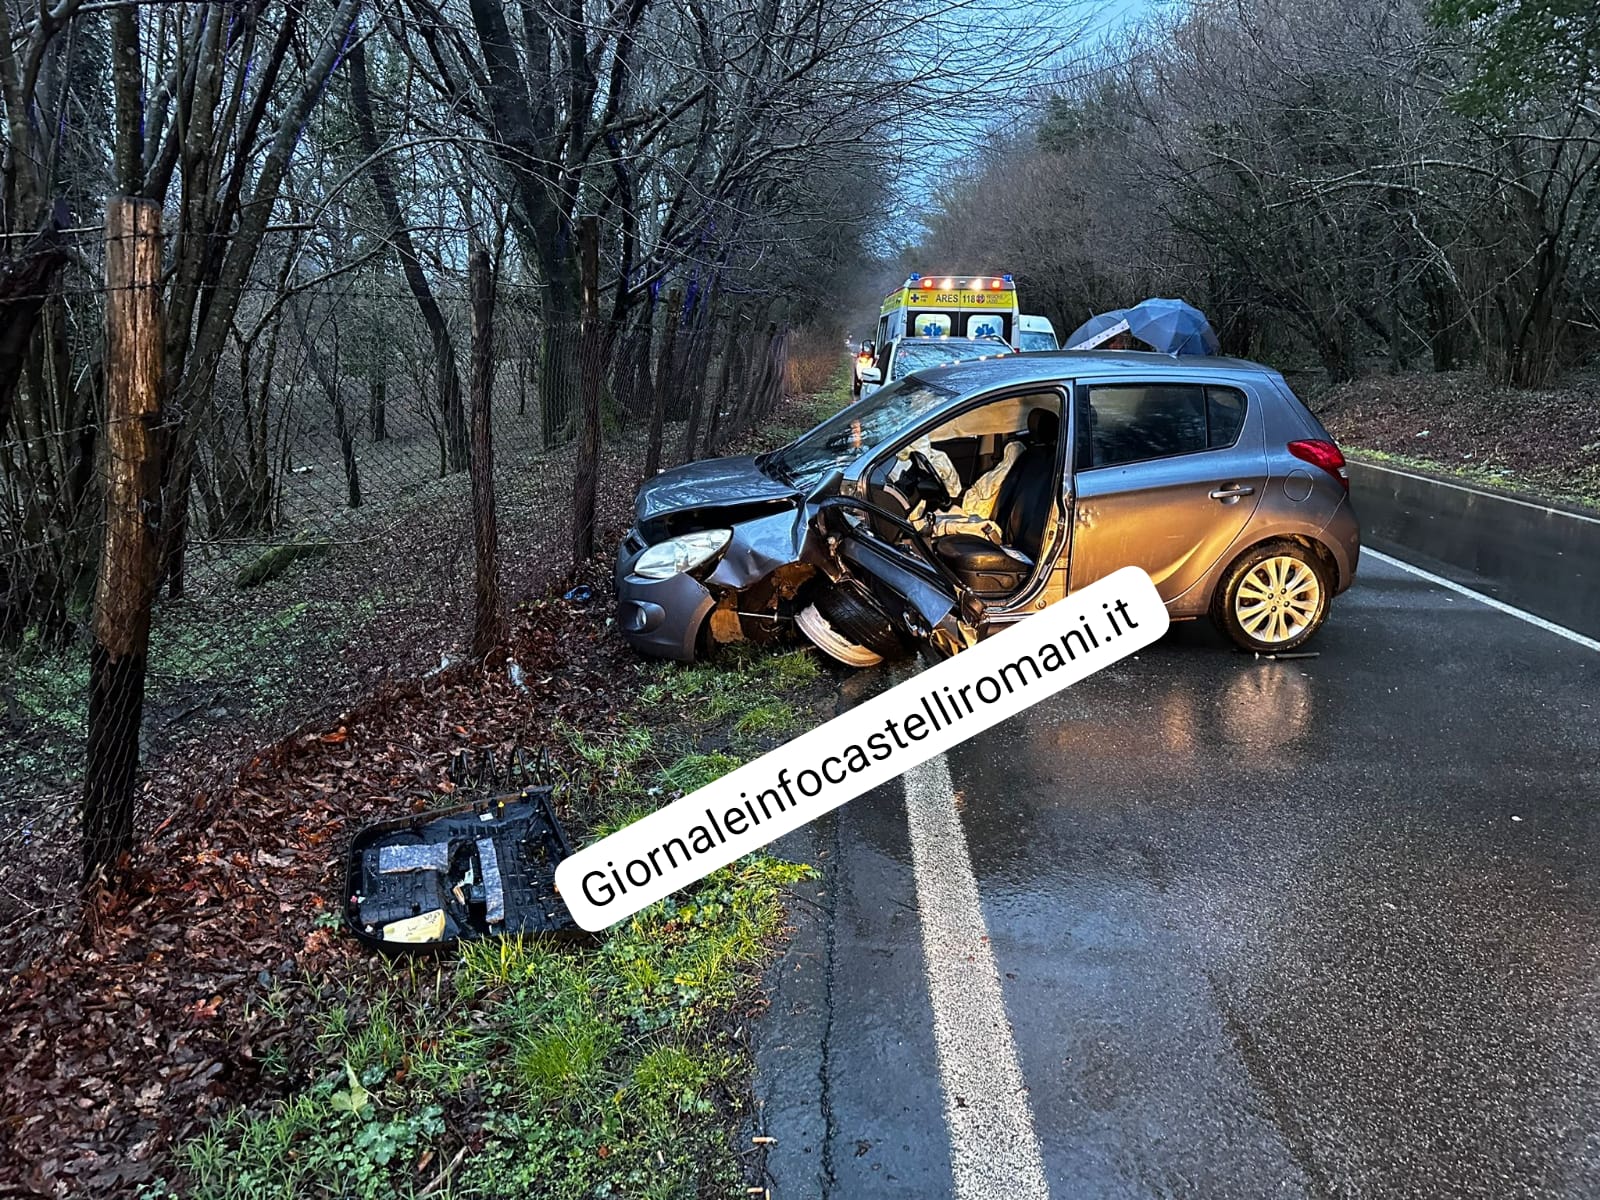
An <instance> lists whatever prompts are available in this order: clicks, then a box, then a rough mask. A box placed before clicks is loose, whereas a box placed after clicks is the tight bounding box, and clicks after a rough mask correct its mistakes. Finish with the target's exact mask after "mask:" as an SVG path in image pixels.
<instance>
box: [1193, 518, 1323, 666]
mask: <svg viewBox="0 0 1600 1200" xmlns="http://www.w3.org/2000/svg"><path fill="white" fill-rule="evenodd" d="M1332 591H1333V589H1332V588H1331V587H1330V586H1329V581H1328V573H1327V568H1326V567H1324V566H1323V564H1322V563H1321V562H1320V561H1319V560H1318V559H1317V557H1316V556H1315V555H1314V554H1313V553H1312V552H1311V551H1309V550H1307V549H1306V548H1305V547H1304V546H1301V545H1299V544H1298V543H1296V542H1267V543H1265V544H1264V545H1261V546H1257V547H1255V548H1254V549H1252V550H1250V551H1248V552H1247V553H1245V554H1243V555H1241V556H1240V558H1239V559H1238V560H1237V561H1236V562H1235V563H1234V564H1233V565H1232V566H1230V567H1229V568H1228V570H1227V572H1226V573H1225V574H1224V575H1223V577H1222V583H1221V586H1219V587H1218V588H1217V594H1216V597H1215V598H1214V599H1213V600H1212V602H1211V619H1212V620H1213V621H1215V622H1216V624H1217V627H1218V628H1220V629H1221V630H1222V632H1223V633H1225V634H1227V635H1228V637H1230V638H1231V639H1233V641H1234V643H1235V644H1236V645H1238V646H1240V647H1242V648H1243V649H1245V650H1254V651H1257V652H1259V653H1264V654H1270V653H1274V652H1277V651H1282V650H1293V649H1295V648H1296V647H1297V646H1301V645H1303V644H1304V643H1305V642H1306V641H1307V640H1308V639H1309V638H1310V637H1311V635H1312V634H1314V633H1316V631H1317V630H1318V629H1320V628H1321V627H1322V623H1323V621H1325V620H1327V617H1328V601H1329V599H1330V598H1331V596H1332Z"/></svg>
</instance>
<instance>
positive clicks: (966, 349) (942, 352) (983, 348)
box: [893, 341, 1010, 379]
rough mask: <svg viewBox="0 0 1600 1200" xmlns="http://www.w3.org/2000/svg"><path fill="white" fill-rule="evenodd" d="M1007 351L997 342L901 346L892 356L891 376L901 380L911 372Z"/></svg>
mask: <svg viewBox="0 0 1600 1200" xmlns="http://www.w3.org/2000/svg"><path fill="white" fill-rule="evenodd" d="M1009 349H1010V347H1009V346H1003V345H1001V344H999V343H998V342H992V343H989V344H984V343H981V342H980V343H973V342H963V341H953V342H942V343H939V344H937V345H924V346H917V345H910V346H901V347H900V348H899V349H898V350H896V351H895V354H894V368H893V374H894V377H895V378H896V379H903V378H904V377H905V376H907V375H909V374H911V372H913V371H922V370H925V369H927V368H928V367H942V366H944V365H946V364H947V363H953V362H966V361H968V360H969V359H974V358H987V357H988V356H989V355H991V354H1004V353H1006V352H1007V351H1008V350H1009Z"/></svg>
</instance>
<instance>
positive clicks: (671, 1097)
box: [144, 647, 822, 1200]
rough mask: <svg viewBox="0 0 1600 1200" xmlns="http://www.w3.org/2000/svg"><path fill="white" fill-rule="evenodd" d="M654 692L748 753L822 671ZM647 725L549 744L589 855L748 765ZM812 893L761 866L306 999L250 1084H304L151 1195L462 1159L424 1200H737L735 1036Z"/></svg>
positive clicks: (760, 862) (738, 1071)
mask: <svg viewBox="0 0 1600 1200" xmlns="http://www.w3.org/2000/svg"><path fill="white" fill-rule="evenodd" d="M649 676H650V684H649V687H648V688H647V689H646V691H647V693H648V694H647V695H646V696H644V697H642V700H643V702H644V703H643V706H642V708H641V717H642V715H643V713H644V712H647V711H648V710H649V707H650V706H652V705H653V704H660V703H662V702H665V701H668V700H671V701H676V702H681V703H684V704H687V705H691V706H692V707H693V711H694V713H695V714H696V715H703V713H704V712H705V710H706V709H707V708H708V707H713V703H712V702H717V701H720V702H721V704H720V705H717V707H725V708H726V711H727V713H728V715H729V716H730V719H731V723H732V725H733V726H734V732H735V736H736V737H756V736H760V735H770V734H778V733H782V732H787V731H788V730H789V729H791V728H792V727H793V726H795V725H796V724H798V722H799V719H800V718H799V715H798V713H797V712H796V710H795V708H794V706H793V704H792V703H791V701H790V700H788V699H782V698H780V696H779V693H784V694H787V695H790V696H792V695H793V693H794V691H795V690H796V689H798V688H803V687H805V686H806V685H809V684H812V683H815V682H816V681H817V680H819V679H820V678H821V677H822V669H821V667H820V666H819V665H818V664H817V662H816V660H815V658H814V657H813V656H812V655H811V654H810V653H809V652H808V651H803V650H802V651H795V652H792V653H781V654H774V653H771V652H770V651H761V650H756V649H754V648H750V647H736V648H734V649H733V651H731V652H730V653H729V654H727V655H725V656H720V657H719V659H718V660H717V662H716V663H715V664H711V665H707V666H702V667H690V668H681V667H666V668H653V669H651V671H650V672H649ZM735 714H737V715H736V717H735ZM651 716H652V723H651V725H650V727H649V728H648V729H647V728H646V727H645V726H644V725H643V724H641V723H638V722H633V723H628V722H624V723H623V724H621V725H619V726H617V727H615V728H613V729H611V730H610V731H608V732H601V733H597V732H593V731H582V730H578V729H572V728H566V729H563V730H562V731H561V732H562V734H563V736H564V738H565V740H566V742H567V745H568V748H569V750H570V752H571V753H570V755H568V756H567V758H568V761H569V767H570V778H569V780H568V783H569V785H570V786H572V787H574V788H575V789H578V790H584V791H587V792H588V793H589V794H598V795H603V796H605V797H606V801H605V803H606V804H607V806H608V807H607V811H606V812H605V813H604V814H603V817H602V819H601V820H599V821H598V822H597V823H596V828H595V830H594V833H595V836H603V835H604V834H605V833H607V832H609V831H611V830H614V829H617V828H621V827H622V826H623V825H626V824H628V823H629V822H631V821H633V820H636V819H637V818H638V817H640V816H643V815H644V814H645V813H647V812H648V811H650V810H651V809H652V808H654V807H655V806H656V804H657V803H659V802H660V799H661V798H669V797H670V795H672V794H677V793H687V792H691V791H694V790H695V789H696V788H699V787H703V786H705V785H706V784H707V783H710V782H711V781H712V780H714V779H717V778H719V777H720V776H722V775H725V774H726V773H727V772H729V771H731V770H733V769H734V768H736V767H738V766H739V765H740V763H741V761H742V759H741V758H740V757H739V755H738V754H735V753H732V752H729V751H727V750H704V749H699V748H695V747H694V745H693V743H694V740H695V738H694V737H689V738H685V737H684V734H685V732H689V733H693V734H695V735H696V736H698V735H701V734H703V733H704V732H705V726H704V725H703V724H701V725H699V726H697V727H691V728H690V729H689V730H685V729H684V727H682V726H681V725H680V726H677V727H674V726H673V725H672V723H671V722H667V721H660V720H657V719H654V717H655V714H653V713H652V714H651ZM741 726H742V727H743V731H742V732H740V730H739V727H741ZM685 745H687V746H688V747H689V748H688V749H687V752H683V751H684V749H685ZM667 747H672V748H673V749H672V750H671V751H669V750H667V749H666V748H667ZM669 757H670V761H668V760H669ZM663 763H664V765H663ZM810 874H811V870H810V868H809V867H805V866H800V865H796V864H793V863H785V862H781V861H779V860H777V859H775V858H772V857H770V856H767V855H764V854H755V855H751V856H749V857H747V858H744V859H742V860H740V861H739V862H737V863H734V864H733V865H732V866H729V867H725V868H723V869H722V870H719V871H716V872H714V873H713V874H711V875H710V876H708V877H707V878H706V879H704V880H702V881H701V882H700V883H699V884H697V885H696V886H695V887H693V888H691V889H689V890H688V891H686V892H683V893H679V894H678V895H676V896H673V897H671V898H669V899H668V900H664V901H661V902H659V903H657V904H655V905H653V906H651V907H650V908H648V909H646V910H644V911H643V912H641V913H639V914H637V915H635V916H634V917H632V918H631V919H629V920H626V921H623V922H620V923H619V924H617V925H616V926H613V927H612V928H611V929H610V930H609V931H607V933H606V934H605V935H604V936H603V938H602V939H601V940H600V941H599V942H598V943H597V944H592V945H583V946H579V947H569V946H560V945H554V944H550V943H546V942H537V941H524V940H523V939H520V938H509V939H504V938H502V939H485V940H483V941H479V942H472V943H468V944H466V945H464V946H463V947H462V948H461V949H460V950H459V952H458V953H457V954H456V956H455V957H454V958H453V959H451V960H449V961H446V962H436V961H433V960H427V959H402V960H396V961H394V962H392V963H391V962H385V960H382V959H378V958H374V959H373V960H372V962H371V965H370V971H369V972H368V973H367V975H366V976H365V977H364V978H361V979H359V980H358V981H356V982H352V983H350V984H349V985H347V986H346V987H345V988H344V989H343V990H341V991H339V992H337V993H336V994H335V993H334V991H333V989H332V988H331V987H329V986H328V985H325V984H322V983H318V982H316V981H307V982H306V983H305V984H303V985H300V986H307V987H313V988H319V989H322V990H318V991H314V992H313V993H312V995H313V996H315V997H316V998H317V1003H318V1005H319V1008H318V1015H317V1017H316V1019H315V1020H314V1021H312V1022H309V1023H308V1026H307V1028H306V1029H305V1030H304V1033H303V1034H302V1036H301V1039H300V1042H299V1053H298V1056H296V1055H294V1054H291V1053H290V1052H289V1051H287V1050H280V1052H279V1054H278V1055H276V1056H275V1057H274V1058H273V1061H272V1062H271V1063H268V1062H267V1061H266V1060H265V1059H263V1062H262V1070H263V1074H264V1076H265V1077H266V1078H267V1079H269V1080H271V1079H286V1078H288V1077H290V1075H291V1066H292V1068H293V1076H294V1077H295V1078H300V1079H309V1080H310V1081H311V1082H310V1083H309V1084H308V1085H306V1086H302V1087H301V1088H300V1089H299V1090H297V1091H295V1092H294V1093H293V1094H292V1095H291V1096H290V1097H289V1098H287V1099H284V1100H281V1101H279V1102H277V1103H276V1104H274V1105H271V1106H270V1107H268V1108H266V1109H265V1110H263V1109H262V1108H261V1107H260V1106H255V1107H244V1108H239V1109H236V1110H234V1111H232V1112H230V1113H229V1114H228V1115H226V1116H224V1117H223V1118H221V1119H220V1120H218V1121H216V1122H215V1123H213V1125H212V1126H211V1127H210V1128H209V1129H208V1130H207V1131H206V1133H205V1134H203V1135H201V1136H200V1137H197V1138H193V1139H191V1140H190V1141H188V1142H187V1143H185V1144H184V1145H183V1146H182V1147H181V1148H180V1149H179V1152H178V1164H179V1167H180V1173H179V1174H178V1175H177V1177H175V1178H174V1179H172V1180H171V1181H169V1182H163V1183H161V1184H158V1185H155V1186H153V1187H151V1188H149V1189H147V1190H146V1192H145V1193H144V1194H145V1196H146V1197H147V1198H148V1200H153V1198H154V1197H157V1196H167V1195H171V1194H175V1191H174V1189H177V1188H181V1194H185V1195H192V1196H195V1197H198V1198H199V1200H291V1198H296V1197H301V1196H305V1197H334V1196H338V1197H351V1198H352V1200H369V1198H370V1200H376V1198H377V1197H387V1196H399V1197H411V1196H416V1195H418V1194H419V1193H420V1192H421V1191H422V1190H423V1189H424V1188H427V1187H429V1186H430V1185H431V1184H433V1183H434V1182H435V1180H437V1178H438V1176H439V1173H440V1172H441V1171H442V1170H443V1169H444V1167H445V1165H446V1164H449V1163H451V1162H453V1161H454V1160H455V1158H456V1155H457V1154H458V1152H459V1151H461V1149H462V1147H463V1145H465V1146H467V1147H468V1149H467V1152H466V1153H465V1154H464V1155H463V1156H462V1158H461V1160H460V1162H459V1163H457V1164H456V1165H455V1167H454V1169H453V1171H452V1173H451V1175H450V1177H449V1179H448V1180H446V1181H445V1182H444V1183H443V1184H441V1185H440V1186H439V1187H437V1188H435V1189H434V1190H433V1191H432V1192H431V1193H430V1195H432V1196H436V1197H445V1198H447V1200H469V1198H479V1197H482V1198H484V1200H491V1198H493V1200H498V1198H500V1197H509V1196H518V1197H533V1198H544V1197H549V1198H552V1200H555V1198H560V1200H567V1198H569V1197H572V1198H576V1197H619V1198H620V1197H629V1198H633V1197H644V1198H659V1200H688V1198H690V1197H698V1196H731V1195H739V1194H742V1193H741V1190H740V1189H741V1184H742V1176H741V1168H740V1163H739V1158H738V1155H737V1152H736V1148H735V1147H734V1146H733V1145H732V1144H731V1142H730V1140H729V1130H730V1128H732V1127H733V1126H734V1125H735V1124H736V1121H737V1120H738V1117H739V1114H740V1113H741V1112H742V1111H743V1104H744V1100H743V1096H744V1095H745V1089H744V1080H745V1077H746V1073H747V1072H748V1070H749V1060H748V1056H747V1054H746V1053H745V1051H744V1049H743V1044H742V1042H741V1041H740V1040H739V1039H738V1038H736V1037H735V1036H734V1034H733V1032H732V1031H731V1026H732V1025H733V1023H734V1016H733V1014H734V1012H735V1011H736V1009H737V1008H738V1006H739V1005H740V1004H741V1003H742V1002H744V1001H745V999H746V998H748V997H750V996H752V995H754V993H755V991H756V990H757V988H758V987H759V980H760V972H761V968H762V965H763V963H764V962H765V960H766V957H767V955H768V953H769V952H770V949H771V947H772V945H773V944H774V942H775V940H776V939H777V937H778V936H779V934H780V932H781V929H782V924H783V907H782V899H783V893H784V889H785V888H787V887H788V886H790V885H791V884H793V883H794V882H795V881H797V880H799V879H802V878H805V877H808V876H809V875H810ZM252 1003H253V1004H254V1005H255V1006H258V1007H259V1008H260V1009H261V1010H262V1011H263V1012H264V1013H266V1014H267V1015H268V1016H271V1015H272V1014H273V1013H278V1014H287V1013H289V1012H290V1011H292V1008H291V1005H290V1004H289V997H288V993H287V985H283V984H281V983H280V984H275V985H274V986H273V987H272V988H271V989H268V990H267V991H265V992H264V993H262V994H261V996H259V997H258V998H256V999H255V1000H254V1001H252ZM308 1059H309V1062H308ZM291 1060H292V1062H291Z"/></svg>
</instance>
